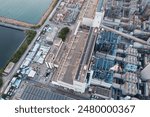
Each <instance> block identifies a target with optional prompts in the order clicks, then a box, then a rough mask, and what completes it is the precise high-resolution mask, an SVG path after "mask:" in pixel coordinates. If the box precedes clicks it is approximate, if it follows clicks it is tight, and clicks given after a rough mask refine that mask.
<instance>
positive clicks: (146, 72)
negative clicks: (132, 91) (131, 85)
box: [141, 63, 150, 81]
mask: <svg viewBox="0 0 150 117" xmlns="http://www.w3.org/2000/svg"><path fill="white" fill-rule="evenodd" d="M141 78H142V80H144V81H150V63H149V65H147V66H146V67H145V68H144V69H143V70H142V71H141Z"/></svg>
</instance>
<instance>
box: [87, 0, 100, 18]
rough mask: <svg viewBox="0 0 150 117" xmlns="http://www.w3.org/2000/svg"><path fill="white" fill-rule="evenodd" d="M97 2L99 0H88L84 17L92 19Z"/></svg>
mask: <svg viewBox="0 0 150 117" xmlns="http://www.w3.org/2000/svg"><path fill="white" fill-rule="evenodd" d="M98 2H99V0H89V1H88V4H87V7H86V11H85V14H84V17H85V18H92V19H94V17H95V13H96V9H97V5H98Z"/></svg>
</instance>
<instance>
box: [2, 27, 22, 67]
mask: <svg viewBox="0 0 150 117" xmlns="http://www.w3.org/2000/svg"><path fill="white" fill-rule="evenodd" d="M24 39H25V33H24V32H23V31H20V30H16V29H12V28H7V27H3V26H0V68H2V67H3V66H4V65H5V64H6V63H7V61H8V60H9V59H10V57H11V56H12V55H13V54H14V52H15V51H16V50H17V48H18V47H19V46H20V44H21V43H22V42H23V40H24Z"/></svg>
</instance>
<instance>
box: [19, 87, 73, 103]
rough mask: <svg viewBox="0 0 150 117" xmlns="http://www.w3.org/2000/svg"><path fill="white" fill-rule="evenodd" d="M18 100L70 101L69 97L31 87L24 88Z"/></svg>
mask: <svg viewBox="0 0 150 117" xmlns="http://www.w3.org/2000/svg"><path fill="white" fill-rule="evenodd" d="M20 98H21V99H22V100H72V98H70V97H67V96H64V95H61V94H58V93H53V92H50V91H49V90H48V89H44V88H40V87H37V86H31V85H27V86H26V88H25V90H24V91H23V93H22V95H21V97H20Z"/></svg>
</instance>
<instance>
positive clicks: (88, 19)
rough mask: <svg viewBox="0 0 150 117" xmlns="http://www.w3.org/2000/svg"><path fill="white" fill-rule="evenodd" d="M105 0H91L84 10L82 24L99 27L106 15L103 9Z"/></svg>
mask: <svg viewBox="0 0 150 117" xmlns="http://www.w3.org/2000/svg"><path fill="white" fill-rule="evenodd" d="M102 6H103V0H89V1H88V4H87V6H86V10H85V12H84V16H83V19H82V24H83V25H86V26H89V27H98V28H99V26H100V24H101V21H102V19H103V17H104V12H103V11H102Z"/></svg>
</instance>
